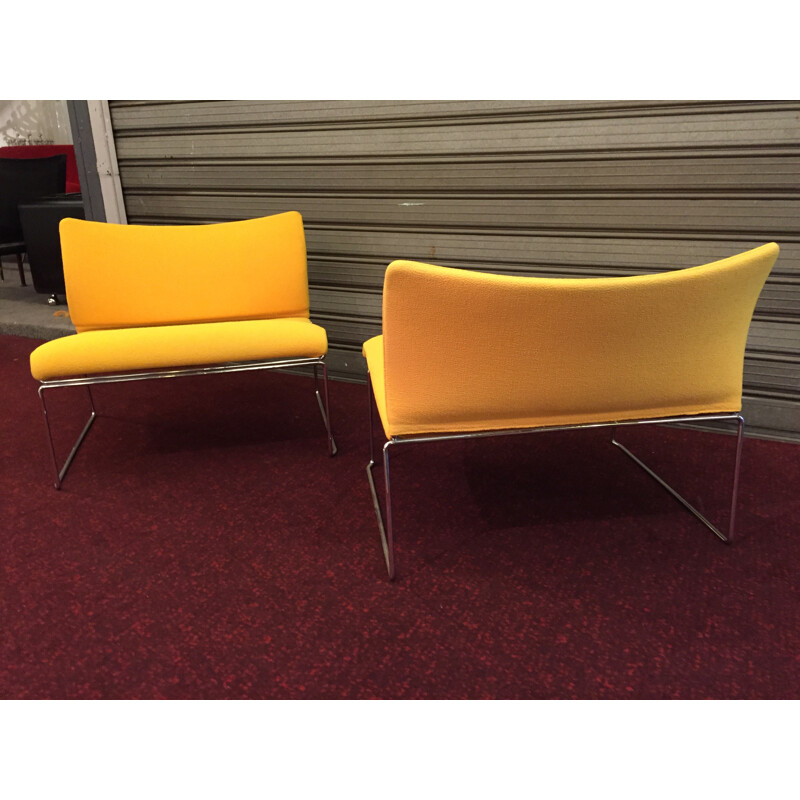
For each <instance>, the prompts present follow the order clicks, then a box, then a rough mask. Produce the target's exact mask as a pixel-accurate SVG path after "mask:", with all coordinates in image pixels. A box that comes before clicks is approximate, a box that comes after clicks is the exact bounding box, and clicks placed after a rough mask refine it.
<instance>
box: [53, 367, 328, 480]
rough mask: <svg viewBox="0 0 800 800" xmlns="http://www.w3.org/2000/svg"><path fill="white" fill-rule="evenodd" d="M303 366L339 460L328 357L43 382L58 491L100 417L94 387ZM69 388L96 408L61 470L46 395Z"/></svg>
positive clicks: (92, 376)
mask: <svg viewBox="0 0 800 800" xmlns="http://www.w3.org/2000/svg"><path fill="white" fill-rule="evenodd" d="M300 366H313V367H314V392H315V394H316V396H317V403H318V404H319V410H320V412H321V414H322V421H323V422H324V423H325V430H326V431H327V433H328V452H329V453H330V455H331V456H335V455H336V452H337V447H336V442H335V441H334V440H333V433H332V431H331V424H330V410H329V407H328V366H327V364H326V363H325V356H320V357H319V358H286V359H281V360H277V361H244V362H235V363H230V364H219V365H215V366H208V367H182V368H179V369H164V370H151V371H149V372H123V373H118V374H107V375H86V376H83V377H80V378H59V379H56V380H49V381H40V382H39V399H40V400H41V402H42V412H43V413H44V421H45V426H46V427H47V440H48V444H49V445H50V455H51V457H52V460H53V469H54V470H55V476H56V477H55V482H54V486H55V488H56V489H60V488H61V484H62V482H63V480H64V476H65V475H66V474H67V470H68V469H69V467H70V464H72V460H73V459H74V458H75V455H76V453H77V452H78V448H79V447H80V446H81V444H82V443H83V440H84V439H85V438H86V434H87V433H88V432H89V429H90V428H91V427H92V424H93V423H94V421H95V418H96V417H97V411H96V409H95V407H94V398H93V397H92V390H91V387H92V386H94V385H95V384H99V383H122V382H124V381H144V380H153V379H156V378H180V377H187V376H189V375H217V374H219V373H223V372H249V371H252V370H261V369H285V368H289V367H300ZM320 367H322V396H321V395H320V391H319V381H318V370H319V368H320ZM68 386H85V387H86V388H87V390H88V392H89V402H90V404H91V407H92V412H91V415H90V416H89V419H88V420H87V422H86V425H85V426H84V428H83V430H82V431H81V433H80V435H79V436H78V438H77V440H76V442H75V444H74V445H73V447H72V450H71V452H70V454H69V456H67V460H66V461H65V462H64V465H63V466H62V467H61V468H60V469H59V467H58V459H57V458H56V451H55V446H54V444H53V434H52V431H51V430H50V418H49V416H48V413H47V404H46V403H45V399H44V392H45V390H46V389H56V388H64V387H68Z"/></svg>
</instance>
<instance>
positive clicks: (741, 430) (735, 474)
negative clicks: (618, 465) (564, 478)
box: [611, 414, 744, 544]
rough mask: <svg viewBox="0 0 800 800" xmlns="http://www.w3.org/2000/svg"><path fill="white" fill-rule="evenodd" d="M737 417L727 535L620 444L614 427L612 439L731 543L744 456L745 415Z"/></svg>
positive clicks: (713, 530) (706, 523)
mask: <svg viewBox="0 0 800 800" xmlns="http://www.w3.org/2000/svg"><path fill="white" fill-rule="evenodd" d="M735 419H736V420H737V422H738V426H739V429H738V434H737V441H736V463H735V466H734V472H733V491H732V493H731V515H730V520H729V522H728V534H727V536H726V535H725V534H724V533H722V531H720V530H719V528H717V527H716V526H715V525H714V524H712V523H711V522H709V520H708V519H706V517H705V516H703V514H701V513H700V512H699V511H698V510H697V509H696V508H695V507H694V506H693V505H692V504H691V503H690V502H689V501H688V500H686V498H685V497H683V496H682V495H680V494H678V492H676V491H675V489H673V488H672V487H671V486H670V485H669V484H668V483H667V482H666V481H665V480H663V479H662V478H661V477H659V476H658V475H656V473H655V472H653V470H652V469H650V467H648V466H647V464H645V463H644V462H643V461H642V460H641V459H639V458H637V457H636V456H635V455H634V454H633V453H631V451H630V450H628V448H627V447H625V445H623V444H620V443H619V442H618V441H617V439H616V428H615V429H614V433H615V435H614V436H613V437H612V439H611V441H612V443H613V444H615V445H616V446H617V447H618V448H619V449H620V450H622V452H623V453H625V455H627V456H628V457H629V458H631V459H633V461H635V462H636V463H637V464H638V465H639V466H640V467H641V468H642V469H643V470H644V471H645V472H646V473H647V474H648V475H650V477H651V478H654V479H655V480H656V481H657V482H658V483H659V484H660V485H661V486H663V487H664V488H665V489H666V490H667V491H668V492H669V493H670V494H671V495H672V496H673V497H674V498H675V499H676V500H677V501H678V502H679V503H681V504H682V505H683V506H684V507H685V508H687V509H688V510H689V511H691V512H692V514H694V515H695V517H697V519H699V520H700V522H702V523H703V524H704V525H705V526H706V527H707V528H709V529H710V530H711V531H712V532H713V533H714V534H715V535H716V536H717V537H719V538H720V539H721V540H722V541H723V542H726V543H728V544H729V543H730V542H731V541H732V540H733V533H734V524H735V521H736V499H737V493H738V490H739V466H740V464H741V457H742V436H743V433H744V417H743V416H742V415H741V414H738V415H736V417H735Z"/></svg>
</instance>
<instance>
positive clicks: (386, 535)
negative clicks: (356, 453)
mask: <svg viewBox="0 0 800 800" xmlns="http://www.w3.org/2000/svg"><path fill="white" fill-rule="evenodd" d="M367 392H368V400H369V442H370V445H369V454H370V459H369V463H368V464H367V479H368V480H369V486H370V491H371V493H372V502H373V505H374V506H375V515H376V517H377V519H378V529H379V531H380V535H381V544H382V545H383V555H384V559H385V561H386V569H387V571H388V573H389V579H390V580H393V579H394V577H395V559H394V539H393V525H392V487H391V482H390V478H389V449H390V448H391V447H392V446H394V445H398V444H412V443H424V442H441V441H447V440H450V439H483V438H487V437H490V436H513V435H517V434H523V433H546V432H548V431H567V430H578V429H581V428H609V427H610V428H613V429H614V430H613V431H612V434H611V442H612V444H614V445H616V446H617V447H618V448H619V449H620V450H622V451H623V452H624V453H625V454H626V455H627V456H629V457H630V458H631V459H633V461H635V462H636V463H637V464H638V465H639V466H640V467H641V468H642V469H643V470H644V471H645V472H647V474H648V475H650V476H651V477H652V478H654V479H655V480H656V481H658V483H659V484H660V485H661V486H663V487H664V488H665V489H666V490H667V491H668V492H669V493H670V494H671V495H672V496H673V497H674V498H675V499H676V500H678V502H680V503H682V504H683V505H684V506H685V507H686V508H687V509H688V510H689V511H691V512H692V514H694V516H696V517H697V518H698V519H699V520H700V521H701V522H702V523H703V524H704V525H705V526H706V527H708V528H710V529H711V530H712V531H713V532H714V534H715V535H716V536H717V537H719V538H720V539H721V540H722V541H723V542H726V543H728V544H730V543H731V542H732V541H733V534H734V526H735V521H736V497H737V493H738V490H739V466H740V464H741V457H742V437H743V433H744V417H743V416H742V415H741V414H738V413H737V414H697V415H689V416H681V417H658V418H651V419H640V420H624V421H621V422H591V423H585V424H580V425H554V426H550V427H541V428H516V429H513V430H501V431H478V432H474V433H448V434H437V435H427V434H422V435H415V436H393V437H391V438H390V439H389V440H388V441H387V442H386V443H385V444H384V445H383V469H384V478H385V484H386V489H385V506H386V512H385V520H384V514H383V513H382V512H381V504H380V500H379V499H378V492H377V490H376V488H375V481H374V479H373V476H372V471H373V469H374V467H375V451H374V442H373V425H372V418H373V406H374V395H373V391H372V381H371V379H370V376H369V372H368V373H367ZM713 420H736V421H737V424H738V429H737V437H736V461H735V466H734V472H733V489H732V493H731V514H730V520H729V522H728V531H727V534H724V533H722V532H721V531H720V530H719V528H717V527H716V526H714V525H713V524H712V523H711V522H709V521H708V519H706V517H704V516H703V514H701V513H700V512H699V511H698V510H697V509H696V508H695V507H694V506H693V505H692V504H691V503H689V502H688V500H686V499H685V498H684V497H682V496H681V495H680V494H678V492H676V491H675V489H673V488H672V487H671V486H670V485H669V484H668V483H667V482H666V481H664V480H663V479H662V478H660V477H659V476H658V475H657V474H656V473H655V472H653V470H652V469H650V467H648V466H647V465H646V464H645V463H644V462H643V461H641V460H640V459H639V458H637V457H636V456H635V455H634V454H633V453H632V452H631V451H630V450H628V448H627V447H625V446H624V445H623V444H620V443H619V442H618V441H617V439H616V430H617V428H621V427H627V426H631V425H656V424H666V423H687V422H701V421H702V422H708V421H713Z"/></svg>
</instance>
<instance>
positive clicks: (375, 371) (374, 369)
mask: <svg viewBox="0 0 800 800" xmlns="http://www.w3.org/2000/svg"><path fill="white" fill-rule="evenodd" d="M361 352H362V353H363V354H364V358H366V359H367V369H368V370H369V378H370V381H371V382H372V393H373V394H374V395H375V405H376V406H377V407H378V414H379V415H380V418H381V424H382V425H383V430H384V431H385V432H386V436H387V438H391V436H392V434H390V433H389V421H388V417H387V416H386V384H385V382H384V370H383V336H374V337H373V338H372V339H368V340H367V341H366V342H364V346H363V347H362V348H361Z"/></svg>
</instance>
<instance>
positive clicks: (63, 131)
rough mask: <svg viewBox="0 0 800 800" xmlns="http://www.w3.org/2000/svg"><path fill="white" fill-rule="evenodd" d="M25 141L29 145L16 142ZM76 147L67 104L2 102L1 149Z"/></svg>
mask: <svg viewBox="0 0 800 800" xmlns="http://www.w3.org/2000/svg"><path fill="white" fill-rule="evenodd" d="M17 137H22V138H23V139H25V140H28V141H27V142H15V141H12V140H13V139H15V138H17ZM40 139H44V140H46V141H47V142H48V143H52V144H72V131H71V129H70V126H69V114H68V113H67V101H66V100H0V147H3V146H4V145H7V144H25V143H30V144H37V143H41V142H39V140H40Z"/></svg>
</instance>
